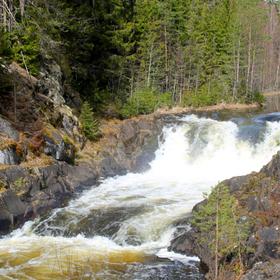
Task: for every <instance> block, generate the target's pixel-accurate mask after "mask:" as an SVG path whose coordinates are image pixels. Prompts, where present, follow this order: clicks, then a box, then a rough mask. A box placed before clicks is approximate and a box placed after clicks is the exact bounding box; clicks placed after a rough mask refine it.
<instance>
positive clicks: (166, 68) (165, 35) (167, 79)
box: [164, 25, 169, 91]
mask: <svg viewBox="0 0 280 280" xmlns="http://www.w3.org/2000/svg"><path fill="white" fill-rule="evenodd" d="M164 46H165V90H166V91H168V83H169V77H168V46H167V30H166V25H165V26H164Z"/></svg>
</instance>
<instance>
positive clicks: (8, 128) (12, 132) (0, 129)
mask: <svg viewBox="0 0 280 280" xmlns="http://www.w3.org/2000/svg"><path fill="white" fill-rule="evenodd" d="M0 134H2V135H4V136H5V137H9V138H11V139H13V140H14V141H18V140H19V133H18V132H17V130H16V129H14V128H13V126H12V125H11V123H10V122H9V121H7V120H5V119H3V118H2V117H1V116H0Z"/></svg>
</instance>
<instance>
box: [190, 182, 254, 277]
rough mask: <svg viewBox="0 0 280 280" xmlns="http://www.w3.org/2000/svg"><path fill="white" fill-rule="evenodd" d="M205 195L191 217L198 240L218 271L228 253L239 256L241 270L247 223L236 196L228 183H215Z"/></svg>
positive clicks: (247, 228) (246, 249)
mask: <svg viewBox="0 0 280 280" xmlns="http://www.w3.org/2000/svg"><path fill="white" fill-rule="evenodd" d="M206 198H207V200H206V202H205V204H203V205H202V206H200V207H199V209H198V211H196V212H195V213H194V216H193V218H192V221H191V224H192V226H194V227H195V228H197V229H198V230H199V239H200V240H199V241H200V242H201V243H202V244H205V245H206V246H208V247H209V249H210V250H211V251H212V254H213V255H215V257H216V265H217V271H218V270H219V267H220V265H221V264H222V263H225V262H226V261H227V259H228V257H229V256H231V258H232V256H235V257H236V258H237V259H238V261H239V264H238V265H239V269H240V270H242V267H243V260H242V256H243V254H244V253H247V252H248V250H249V248H248V247H247V246H246V241H247V238H248V236H249V229H250V223H249V221H247V220H243V219H242V217H241V213H240V212H239V208H238V204H237V200H236V199H235V197H234V196H232V195H231V194H230V193H229V189H228V187H227V186H225V185H223V184H219V185H217V186H216V187H215V188H214V189H213V190H212V192H211V194H210V195H209V196H207V197H206ZM231 258H229V259H231ZM215 276H217V275H215Z"/></svg>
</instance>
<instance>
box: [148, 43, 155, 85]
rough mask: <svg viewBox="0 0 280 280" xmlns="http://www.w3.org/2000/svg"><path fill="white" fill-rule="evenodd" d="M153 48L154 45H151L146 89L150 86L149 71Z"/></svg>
mask: <svg viewBox="0 0 280 280" xmlns="http://www.w3.org/2000/svg"><path fill="white" fill-rule="evenodd" d="M153 48H154V44H152V45H151V49H150V57H149V67H148V77H147V87H150V85H151V70H152V62H153Z"/></svg>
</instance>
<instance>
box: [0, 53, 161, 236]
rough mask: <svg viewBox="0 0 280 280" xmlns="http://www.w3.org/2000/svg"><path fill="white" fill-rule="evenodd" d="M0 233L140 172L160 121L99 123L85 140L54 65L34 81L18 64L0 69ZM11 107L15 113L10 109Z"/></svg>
mask: <svg viewBox="0 0 280 280" xmlns="http://www.w3.org/2000/svg"><path fill="white" fill-rule="evenodd" d="M0 74H1V77H2V80H3V81H5V84H4V85H3V89H4V91H3V93H2V95H1V103H0V234H5V233H7V232H9V231H11V230H13V229H15V228H16V227H18V226H20V225H22V224H23V223H24V222H25V221H26V220H28V219H32V218H34V217H36V216H37V215H42V214H45V213H46V211H48V210H50V209H53V208H55V207H61V206H62V205H63V203H64V202H65V201H67V199H68V198H69V197H72V196H73V195H74V194H75V193H77V192H78V190H79V189H81V188H82V187H86V186H91V185H94V184H97V183H98V180H99V179H100V178H102V177H107V176H115V175H120V174H125V173H126V172H128V171H142V170H144V169H145V168H147V166H148V162H150V161H151V160H152V158H153V156H154V151H155V150H156V149H157V145H158V135H159V133H160V131H161V128H162V122H161V121H160V119H159V118H158V116H155V115H152V116H143V117H139V118H134V119H130V120H125V121H120V120H110V121H102V125H101V132H102V133H101V134H102V137H101V139H99V140H98V141H97V142H90V141H86V139H85V137H84V136H83V134H82V131H81V125H80V122H79V120H78V118H77V117H76V114H75V112H77V111H78V110H79V107H80V104H81V100H80V97H79V94H78V93H77V92H75V91H74V90H73V89H72V88H70V87H69V85H67V84H65V81H64V79H63V74H62V71H61V69H60V67H59V65H58V64H57V63H56V62H55V61H53V60H49V59H46V58H45V59H44V66H43V67H42V71H41V73H40V75H39V76H38V77H36V78H35V77H33V76H30V75H29V73H28V72H27V71H26V70H25V69H23V68H21V67H20V66H19V65H17V64H16V63H12V64H10V65H0ZM11 108H13V110H11Z"/></svg>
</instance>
